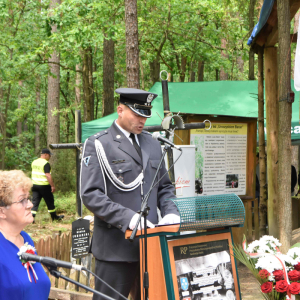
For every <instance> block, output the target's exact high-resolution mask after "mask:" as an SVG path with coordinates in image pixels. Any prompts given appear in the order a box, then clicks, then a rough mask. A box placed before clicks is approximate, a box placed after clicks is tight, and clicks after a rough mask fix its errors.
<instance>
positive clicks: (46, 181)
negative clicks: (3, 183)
mask: <svg viewBox="0 0 300 300" xmlns="http://www.w3.org/2000/svg"><path fill="white" fill-rule="evenodd" d="M51 155H52V153H51V152H50V150H49V149H42V151H41V156H40V158H38V159H36V160H34V161H33V162H32V164H31V170H32V171H31V179H32V183H33V186H32V203H33V207H32V209H31V213H32V215H33V218H35V216H36V213H37V211H38V208H39V205H40V202H41V200H42V198H44V200H45V202H46V204H47V207H48V212H49V213H50V215H51V218H52V220H61V219H62V218H63V217H64V216H63V215H60V216H58V215H57V214H56V209H55V205H54V197H53V193H54V192H55V186H54V182H53V179H52V176H51V166H50V164H49V160H50V157H51ZM34 222H35V221H33V223H34Z"/></svg>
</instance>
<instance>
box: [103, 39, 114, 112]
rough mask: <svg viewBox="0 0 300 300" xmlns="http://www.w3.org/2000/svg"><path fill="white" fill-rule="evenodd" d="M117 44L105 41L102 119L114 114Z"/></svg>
mask: <svg viewBox="0 0 300 300" xmlns="http://www.w3.org/2000/svg"><path fill="white" fill-rule="evenodd" d="M114 74H115V43H114V41H113V40H112V39H110V40H107V39H104V41H103V100H102V117H105V116H107V115H109V114H111V113H113V112H114V102H115V98H114V87H115V86H114V83H115V81H114Z"/></svg>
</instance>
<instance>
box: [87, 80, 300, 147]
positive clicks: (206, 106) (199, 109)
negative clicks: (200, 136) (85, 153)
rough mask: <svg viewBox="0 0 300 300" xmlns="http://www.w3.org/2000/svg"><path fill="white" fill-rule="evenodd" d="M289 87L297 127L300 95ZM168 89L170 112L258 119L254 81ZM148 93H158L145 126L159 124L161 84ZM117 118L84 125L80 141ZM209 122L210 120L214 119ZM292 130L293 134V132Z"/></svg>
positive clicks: (192, 84)
mask: <svg viewBox="0 0 300 300" xmlns="http://www.w3.org/2000/svg"><path fill="white" fill-rule="evenodd" d="M291 87H292V90H293V91H294V93H295V102H294V103H293V105H292V122H293V124H295V125H293V127H294V126H297V125H299V92H297V91H295V89H294V81H293V80H292V81H291ZM168 88H169V100H170V110H171V111H172V112H173V113H178V112H180V113H187V114H198V115H216V116H235V117H245V118H257V117H258V105H257V93H258V83H257V80H249V81H202V82H169V84H168ZM150 91H151V92H152V93H156V94H158V97H157V98H155V99H154V100H153V102H152V105H153V109H152V117H151V118H149V119H147V122H146V125H145V126H154V125H160V124H161V121H162V120H161V118H163V115H164V113H163V98H162V88H161V83H160V82H156V83H155V84H154V85H153V87H152V88H151V89H150ZM117 117H118V115H117V113H116V112H115V113H113V114H111V115H108V116H106V117H103V118H100V119H97V120H94V121H90V122H86V123H83V124H82V141H85V139H86V138H88V137H89V136H91V135H93V134H95V133H97V132H99V131H101V130H104V129H107V128H108V127H110V125H111V124H112V122H113V121H114V120H115V119H117ZM160 117H161V118H160ZM210 120H211V121H213V117H211V118H210ZM233 122H234V120H233ZM298 129H299V130H298ZM294 131H296V132H295V133H294ZM298 131H299V132H298ZM295 139H300V128H297V129H296V130H294V129H292V140H295Z"/></svg>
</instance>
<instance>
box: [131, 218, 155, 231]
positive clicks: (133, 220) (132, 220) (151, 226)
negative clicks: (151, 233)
mask: <svg viewBox="0 0 300 300" xmlns="http://www.w3.org/2000/svg"><path fill="white" fill-rule="evenodd" d="M138 218H139V214H135V215H134V216H133V217H132V219H131V220H130V223H129V229H131V230H133V229H134V227H135V225H136V222H137V220H138ZM144 222H145V221H144V217H142V218H141V222H140V224H139V227H138V230H141V224H142V229H144ZM147 227H150V228H154V227H155V226H154V225H153V224H152V223H151V222H150V221H148V220H147Z"/></svg>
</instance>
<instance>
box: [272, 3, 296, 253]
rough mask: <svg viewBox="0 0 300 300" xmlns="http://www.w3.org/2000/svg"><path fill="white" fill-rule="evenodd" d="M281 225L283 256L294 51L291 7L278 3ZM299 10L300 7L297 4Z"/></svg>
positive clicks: (288, 229) (287, 242)
mask: <svg viewBox="0 0 300 300" xmlns="http://www.w3.org/2000/svg"><path fill="white" fill-rule="evenodd" d="M277 5H278V50H279V51H278V70H279V72H278V74H279V76H278V79H279V80H278V81H279V87H278V95H279V97H278V98H279V101H278V103H279V109H278V110H279V119H278V131H279V135H278V186H279V187H280V189H279V190H278V200H279V201H278V208H279V209H278V223H279V239H280V242H281V244H282V246H281V247H280V249H281V251H282V253H286V252H287V251H288V250H289V249H290V246H291V242H292V201H291V146H292V145H291V119H292V102H291V98H290V92H291V50H290V16H291V12H290V3H289V1H286V0H278V1H277ZM298 7H299V4H298Z"/></svg>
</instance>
